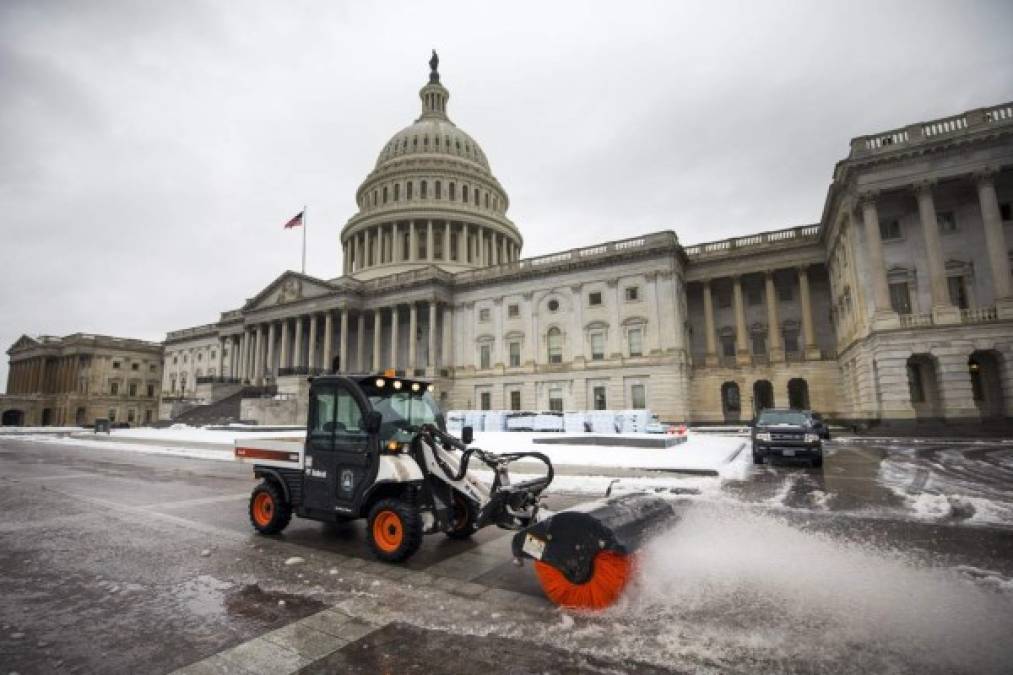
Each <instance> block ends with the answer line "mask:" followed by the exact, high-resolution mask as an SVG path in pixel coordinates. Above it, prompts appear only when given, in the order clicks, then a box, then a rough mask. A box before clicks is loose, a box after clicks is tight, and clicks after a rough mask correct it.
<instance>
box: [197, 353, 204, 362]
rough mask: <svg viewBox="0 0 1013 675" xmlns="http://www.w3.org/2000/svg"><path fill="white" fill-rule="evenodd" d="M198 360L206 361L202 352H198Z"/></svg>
mask: <svg viewBox="0 0 1013 675" xmlns="http://www.w3.org/2000/svg"><path fill="white" fill-rule="evenodd" d="M197 360H198V361H203V360H204V354H203V353H202V352H197Z"/></svg>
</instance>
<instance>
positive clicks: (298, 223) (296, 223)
mask: <svg viewBox="0 0 1013 675" xmlns="http://www.w3.org/2000/svg"><path fill="white" fill-rule="evenodd" d="M304 213H305V211H300V212H299V213H297V214H296V215H295V216H294V217H293V218H292V220H290V221H288V222H287V223H285V227H284V229H286V230H287V229H289V228H290V227H302V215H303V214H304Z"/></svg>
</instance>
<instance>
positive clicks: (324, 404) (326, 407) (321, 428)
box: [311, 389, 337, 434]
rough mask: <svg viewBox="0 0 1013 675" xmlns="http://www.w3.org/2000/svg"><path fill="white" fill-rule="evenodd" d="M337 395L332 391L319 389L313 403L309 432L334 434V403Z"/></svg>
mask: <svg viewBox="0 0 1013 675" xmlns="http://www.w3.org/2000/svg"><path fill="white" fill-rule="evenodd" d="M336 398H337V395H336V394H335V392H334V391H333V390H327V389H321V390H320V391H318V392H317V394H316V399H315V400H314V401H313V422H312V428H311V432H315V433H327V434H330V433H333V432H334V403H335V399H336Z"/></svg>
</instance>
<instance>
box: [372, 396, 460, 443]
mask: <svg viewBox="0 0 1013 675" xmlns="http://www.w3.org/2000/svg"><path fill="white" fill-rule="evenodd" d="M369 402H370V403H371V404H372V405H373V410H375V411H377V412H378V413H380V414H381V415H382V416H383V423H382V424H381V425H380V438H381V439H382V440H388V439H390V438H391V437H393V436H394V434H395V433H397V432H398V431H399V430H401V429H407V428H408V427H417V426H419V425H421V424H435V425H436V426H437V427H438V428H439V429H440V430H442V431H446V428H447V427H446V424H445V423H444V421H443V415H442V414H441V413H440V408H439V406H437V405H436V401H435V400H433V397H432V396H430V395H429V394H428V393H425V394H409V393H407V392H395V393H391V394H383V395H378V394H371V395H370V396H369Z"/></svg>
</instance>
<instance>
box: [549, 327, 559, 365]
mask: <svg viewBox="0 0 1013 675" xmlns="http://www.w3.org/2000/svg"><path fill="white" fill-rule="evenodd" d="M546 339H547V342H548V347H549V363H562V362H563V333H562V331H560V330H559V329H558V328H555V327H553V328H550V329H549V332H548V333H546Z"/></svg>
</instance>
